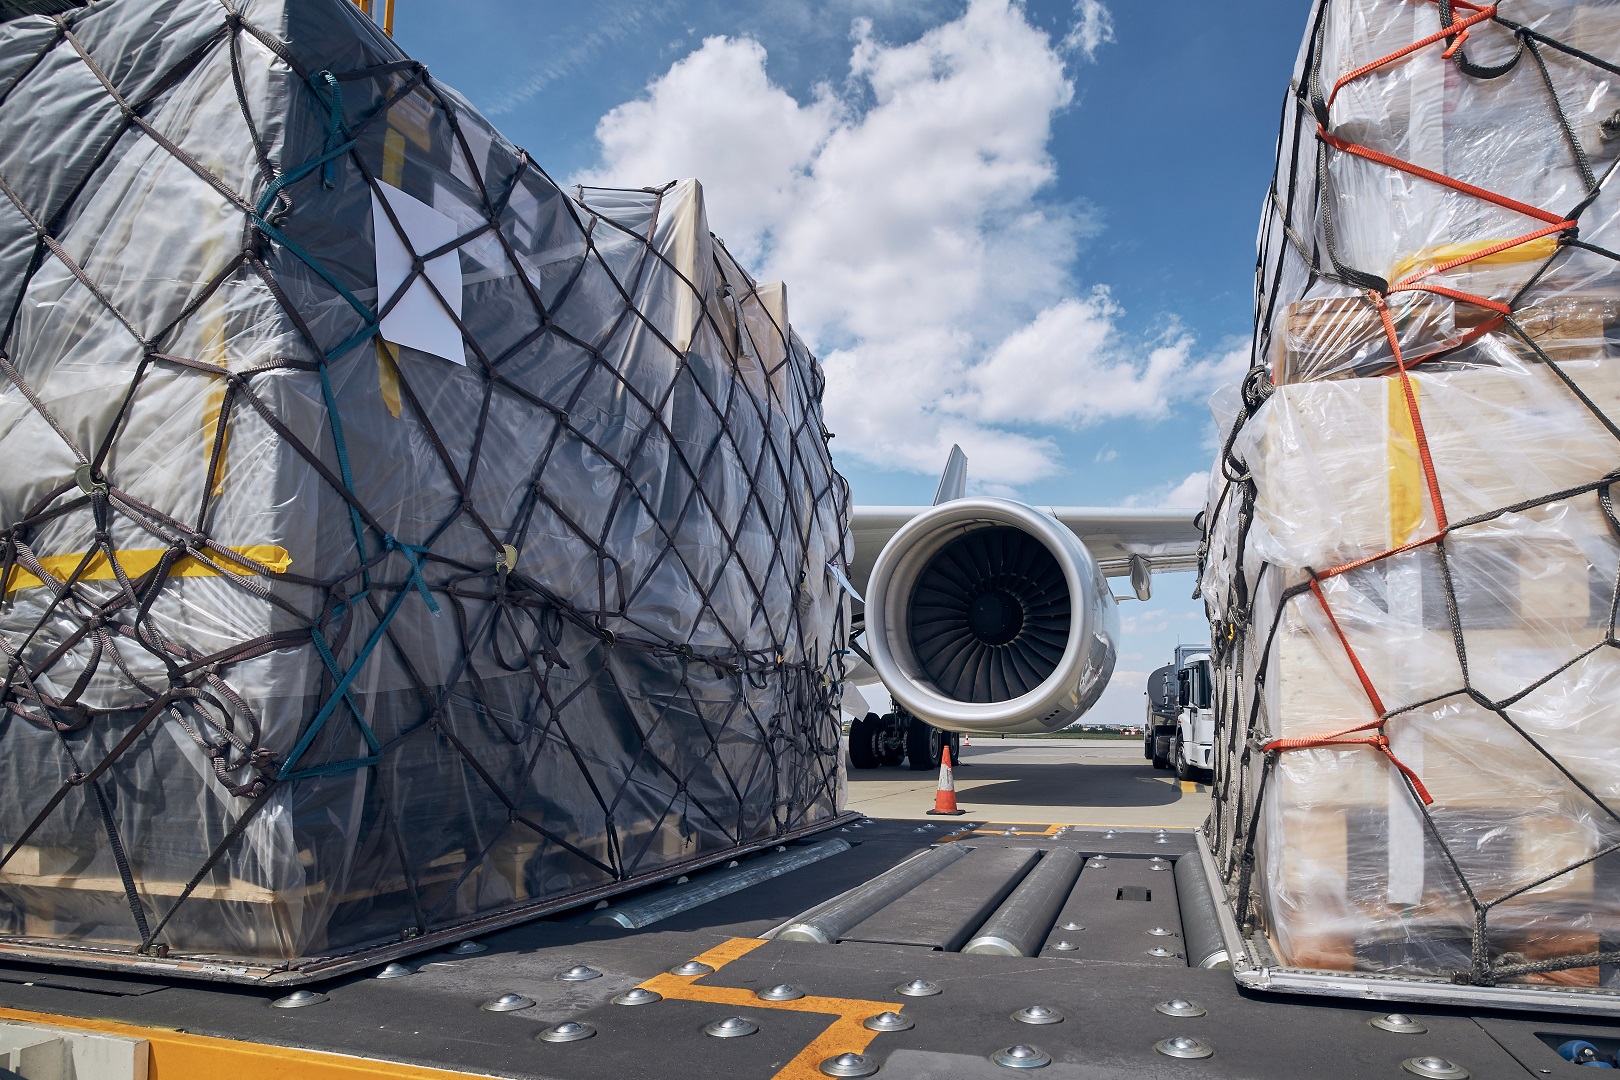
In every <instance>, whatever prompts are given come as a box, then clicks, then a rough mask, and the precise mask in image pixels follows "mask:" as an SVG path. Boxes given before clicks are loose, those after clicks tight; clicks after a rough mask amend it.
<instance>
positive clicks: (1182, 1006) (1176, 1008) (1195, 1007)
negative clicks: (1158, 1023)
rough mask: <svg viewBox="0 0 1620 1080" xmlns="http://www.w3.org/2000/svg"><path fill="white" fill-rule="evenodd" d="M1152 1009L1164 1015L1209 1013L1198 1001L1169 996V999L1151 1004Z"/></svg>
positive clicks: (1199, 1014)
mask: <svg viewBox="0 0 1620 1080" xmlns="http://www.w3.org/2000/svg"><path fill="white" fill-rule="evenodd" d="M1153 1011H1154V1012H1156V1013H1163V1014H1164V1015H1165V1016H1205V1015H1207V1014H1208V1013H1209V1010H1208V1009H1206V1008H1204V1007H1203V1006H1202V1005H1200V1004H1198V1002H1196V1001H1188V1000H1187V999H1186V998H1171V999H1170V1000H1169V1001H1161V1002H1159V1003H1158V1004H1157V1005H1155V1006H1153Z"/></svg>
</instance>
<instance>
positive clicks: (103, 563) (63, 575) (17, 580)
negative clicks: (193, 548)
mask: <svg viewBox="0 0 1620 1080" xmlns="http://www.w3.org/2000/svg"><path fill="white" fill-rule="evenodd" d="M228 550H230V551H234V552H236V553H237V554H238V555H241V556H242V557H243V558H246V559H251V560H252V561H253V562H255V563H259V564H261V565H263V566H265V567H268V568H269V569H270V570H272V571H274V572H275V573H277V574H285V573H286V572H287V568H288V567H289V566H291V565H292V556H291V555H289V554H288V553H287V549H286V548H284V547H279V546H278V545H276V544H254V545H252V546H251V547H233V548H229V549H228ZM166 553H167V549H165V548H145V549H138V550H134V551H118V552H114V554H116V555H117V556H118V565H119V566H120V567H122V568H123V571H124V576H125V577H129V578H138V577H140V576H141V575H142V574H144V573H146V572H147V571H149V570H152V569H154V568H155V567H156V566H157V564H158V563H159V562H161V561H162V559H163V556H164V555H165V554H166ZM213 559H214V561H215V562H217V563H218V564H219V565H220V566H222V567H224V568H225V570H226V572H228V573H232V574H236V575H237V576H239V577H248V576H250V575H252V574H253V573H255V570H254V568H253V567H252V566H249V565H247V564H245V563H243V564H237V563H233V562H232V561H231V559H230V557H229V556H226V555H221V554H219V553H218V552H214V553H213ZM83 560H84V552H82V551H80V552H75V553H74V554H71V555H46V556H45V557H44V558H42V559H40V560H39V565H40V566H41V567H43V568H44V570H45V572H46V573H47V574H49V575H51V577H52V578H53V579H55V580H54V581H53V582H52V584H53V585H59V584H61V583H62V582H64V581H66V580H67V579H68V578H69V577H70V576H71V575H72V573H73V571H74V570H75V569H77V568H78V565H79V563H80V562H82V561H83ZM238 566H240V569H237V567H238ZM169 576H170V577H219V576H220V571H218V570H216V569H214V568H213V567H212V566H210V565H208V564H207V563H205V562H203V561H202V560H201V559H197V558H194V557H193V556H191V555H182V556H181V557H180V558H178V559H176V560H175V561H174V564H173V565H172V566H170V567H169ZM113 577H114V575H113V568H112V563H110V562H109V561H107V556H106V554H105V553H104V552H99V551H98V552H96V554H95V555H94V556H93V557H92V558H91V560H90V565H89V566H87V567H85V570H84V573H82V574H80V575H79V580H80V581H111V580H113ZM44 584H45V582H43V581H41V580H40V579H39V576H38V575H36V574H33V573H30V572H29V571H27V570H24V569H23V568H22V567H21V566H14V567H13V568H12V571H11V576H10V577H9V578H8V579H7V580H6V589H5V594H6V595H7V596H10V595H11V594H12V593H14V592H16V591H17V590H18V589H37V588H39V587H40V586H41V585H44Z"/></svg>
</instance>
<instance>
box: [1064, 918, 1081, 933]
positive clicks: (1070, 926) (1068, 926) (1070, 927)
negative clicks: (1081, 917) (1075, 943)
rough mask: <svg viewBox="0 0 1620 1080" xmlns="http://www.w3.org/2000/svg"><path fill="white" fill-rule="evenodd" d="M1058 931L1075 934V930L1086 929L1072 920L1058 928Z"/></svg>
mask: <svg viewBox="0 0 1620 1080" xmlns="http://www.w3.org/2000/svg"><path fill="white" fill-rule="evenodd" d="M1058 929H1059V930H1068V931H1070V932H1073V931H1075V930H1084V929H1085V927H1083V926H1081V925H1080V924H1079V923H1077V922H1075V921H1074V920H1073V919H1070V920H1069V921H1068V922H1066V923H1064V924H1063V925H1062V926H1060V927H1058Z"/></svg>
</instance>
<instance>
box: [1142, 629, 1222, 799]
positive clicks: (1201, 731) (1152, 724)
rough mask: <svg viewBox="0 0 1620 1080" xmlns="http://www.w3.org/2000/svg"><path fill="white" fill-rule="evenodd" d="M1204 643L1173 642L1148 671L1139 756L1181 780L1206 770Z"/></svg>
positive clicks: (1209, 681) (1211, 739)
mask: <svg viewBox="0 0 1620 1080" xmlns="http://www.w3.org/2000/svg"><path fill="white" fill-rule="evenodd" d="M1214 687H1215V684H1214V678H1213V673H1212V671H1211V664H1210V651H1209V646H1208V645H1177V646H1176V655H1175V660H1174V662H1172V663H1170V664H1166V665H1165V666H1164V667H1162V668H1158V669H1157V670H1155V671H1154V672H1153V673H1152V674H1151V675H1149V676H1148V682H1147V721H1146V724H1145V725H1144V728H1143V736H1142V756H1143V757H1146V758H1148V759H1149V760H1151V761H1152V762H1153V767H1154V768H1156V769H1170V768H1174V769H1175V770H1176V776H1177V777H1179V778H1180V779H1182V780H1193V779H1196V778H1197V777H1199V776H1202V775H1208V773H1209V771H1210V769H1211V768H1212V767H1213V764H1214V762H1213V755H1214V751H1215V707H1214V706H1215V695H1214Z"/></svg>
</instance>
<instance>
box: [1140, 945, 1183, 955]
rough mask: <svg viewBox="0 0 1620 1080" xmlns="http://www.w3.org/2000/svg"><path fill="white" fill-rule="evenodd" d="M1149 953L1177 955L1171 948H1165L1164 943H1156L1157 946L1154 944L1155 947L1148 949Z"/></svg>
mask: <svg viewBox="0 0 1620 1080" xmlns="http://www.w3.org/2000/svg"><path fill="white" fill-rule="evenodd" d="M1147 954H1148V955H1149V956H1175V955H1177V954H1176V953H1173V952H1171V951H1170V950H1169V949H1167V948H1165V947H1164V946H1163V945H1155V946H1153V948H1151V949H1149V950H1148V951H1147Z"/></svg>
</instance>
